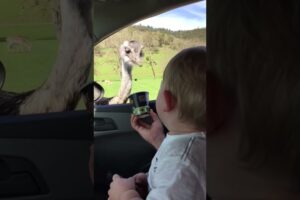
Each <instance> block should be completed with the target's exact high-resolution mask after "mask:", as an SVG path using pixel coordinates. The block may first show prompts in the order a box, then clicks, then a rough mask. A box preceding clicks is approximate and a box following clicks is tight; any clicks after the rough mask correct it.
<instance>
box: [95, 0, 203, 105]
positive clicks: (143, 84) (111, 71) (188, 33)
mask: <svg viewBox="0 0 300 200" xmlns="http://www.w3.org/2000/svg"><path fill="white" fill-rule="evenodd" d="M125 41H129V46H131V47H133V46H136V47H137V46H138V47H137V48H139V47H140V46H143V48H142V51H143V52H142V53H141V54H139V55H136V56H140V57H141V58H142V62H141V65H136V64H134V65H133V66H132V71H131V73H130V74H131V76H132V78H131V80H130V82H131V83H132V84H131V87H130V86H129V87H127V88H126V87H121V85H122V76H124V74H123V73H124V71H122V68H124V67H126V65H124V62H125V61H122V59H123V57H124V56H122V53H120V48H122V45H123V46H124V42H125ZM130 41H136V42H137V43H134V42H132V43H131V45H130ZM199 45H206V2H205V1H201V2H198V3H194V4H190V5H187V6H183V7H180V8H177V9H174V10H171V11H168V12H166V13H163V14H160V15H157V16H154V17H151V18H148V19H145V20H143V21H139V22H137V23H135V24H133V25H131V26H129V27H127V28H124V29H123V30H121V31H119V32H117V33H115V34H113V35H112V36H110V37H108V38H107V39H105V40H103V41H102V42H100V43H99V44H98V45H96V46H95V49H94V61H95V64H94V79H95V81H96V82H98V83H99V84H100V85H101V86H102V87H103V88H104V90H105V95H104V96H105V98H111V97H115V96H117V95H118V94H120V90H124V88H125V89H127V90H129V89H131V91H130V94H132V93H136V92H139V91H148V92H149V98H150V100H155V99H156V97H157V94H158V91H159V87H160V82H161V80H162V76H163V72H164V68H165V66H166V65H167V63H168V61H169V60H170V59H171V58H172V57H173V56H174V55H175V54H177V53H178V52H179V51H180V50H182V49H184V48H188V47H192V46H199ZM128 51H129V50H128ZM132 59H137V58H132ZM122 72H123V73H122ZM127 79H128V78H127ZM124 80H126V78H123V82H125V81H124ZM127 84H128V81H127ZM121 88H122V89H121ZM128 88H129V89H128ZM121 92H122V93H123V91H121ZM125 93H126V91H125Z"/></svg>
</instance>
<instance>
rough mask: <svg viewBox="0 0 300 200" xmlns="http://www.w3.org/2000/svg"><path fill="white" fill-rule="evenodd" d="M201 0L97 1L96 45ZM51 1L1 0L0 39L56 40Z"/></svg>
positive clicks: (94, 23) (94, 21)
mask: <svg viewBox="0 0 300 200" xmlns="http://www.w3.org/2000/svg"><path fill="white" fill-rule="evenodd" d="M195 2H199V0H163V1H162V0H93V3H94V5H93V7H94V10H93V12H94V13H93V15H94V20H93V25H94V36H95V44H97V43H98V42H100V41H102V40H103V39H105V38H106V37H108V36H110V35H111V34H112V33H114V32H116V31H118V30H120V29H122V28H125V27H126V26H128V25H131V24H133V23H135V22H137V21H139V20H142V19H145V18H148V17H151V16H154V15H158V14H160V13H162V12H164V11H168V10H171V9H174V8H177V7H180V6H183V5H187V4H190V3H195ZM50 3H53V2H52V1H49V0H26V1H25V0H23V1H21V0H1V6H0V13H1V15H0V30H1V31H0V41H5V37H7V36H11V35H21V36H25V37H27V38H30V39H32V40H39V39H56V33H55V27H54V24H53V22H52V13H51V9H49V8H51V4H50Z"/></svg>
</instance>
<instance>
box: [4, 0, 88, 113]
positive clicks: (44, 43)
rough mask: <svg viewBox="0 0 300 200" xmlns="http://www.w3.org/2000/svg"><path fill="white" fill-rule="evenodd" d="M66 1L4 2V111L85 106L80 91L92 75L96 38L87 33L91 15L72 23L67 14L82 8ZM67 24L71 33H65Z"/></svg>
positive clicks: (77, 18) (59, 109)
mask: <svg viewBox="0 0 300 200" xmlns="http://www.w3.org/2000/svg"><path fill="white" fill-rule="evenodd" d="M60 2H61V1H49V0H28V1H10V0H4V1H2V2H1V7H0V12H1V16H0V62H1V70H0V73H1V74H0V78H1V80H0V85H2V87H1V88H0V108H1V109H0V115H10V114H13V115H18V114H39V113H48V112H60V111H71V110H74V109H77V110H83V109H85V105H84V103H83V101H82V99H81V95H80V89H81V88H82V87H84V85H85V84H86V82H87V79H88V78H87V77H88V76H89V78H90V79H92V70H89V68H91V66H90V65H91V60H92V57H91V55H92V53H91V51H90V49H92V47H93V44H92V38H88V37H84V36H83V34H82V33H85V32H87V31H90V30H86V27H87V26H88V25H87V24H88V23H89V20H90V21H91V19H87V18H86V19H84V20H81V17H82V16H80V15H76V16H75V17H74V18H72V20H73V21H72V20H68V21H67V19H66V18H62V17H61V16H62V13H65V14H67V15H68V14H70V15H71V14H76V13H79V14H80V12H81V11H80V10H76V9H73V10H70V9H69V8H68V7H70V5H71V4H67V3H65V4H63V3H61V4H60ZM82 9H84V8H82ZM68 12H69V13H68ZM72 12H74V13H72ZM83 12H88V9H87V10H85V11H83ZM90 18H91V16H90ZM80 20H81V21H80ZM82 21H83V23H82V24H80V22H82ZM73 22H74V23H73ZM72 24H74V25H72ZM65 26H68V31H62V29H64V27H65ZM72 26H73V27H72ZM75 29H76V30H82V33H81V32H80V31H77V32H75V31H74V30H75ZM70 33H72V34H73V36H70ZM81 34H82V35H81ZM80 42H82V44H84V45H81V44H80ZM71 44H72V45H71ZM78 49H79V51H78ZM84 68H85V70H84ZM81 70H82V71H81ZM89 72H91V73H90V74H88V73H89ZM75 79H78V80H77V81H75ZM2 83H3V84H2ZM74 83H75V84H74ZM64 101H65V102H64ZM78 102H79V103H78Z"/></svg>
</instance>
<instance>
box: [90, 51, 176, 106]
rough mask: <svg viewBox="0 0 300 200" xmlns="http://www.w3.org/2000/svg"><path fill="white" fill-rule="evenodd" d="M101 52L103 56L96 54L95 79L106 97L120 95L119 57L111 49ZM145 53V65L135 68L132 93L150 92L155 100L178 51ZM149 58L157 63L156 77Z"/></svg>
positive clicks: (150, 96) (150, 95)
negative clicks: (169, 63)
mask: <svg viewBox="0 0 300 200" xmlns="http://www.w3.org/2000/svg"><path fill="white" fill-rule="evenodd" d="M100 51H101V54H102V56H98V55H97V54H95V66H94V69H95V71H94V79H95V81H97V82H98V83H100V84H101V85H102V86H103V88H104V90H105V96H106V97H112V96H115V95H117V94H118V91H119V87H120V72H119V68H118V65H119V61H118V56H117V54H116V50H114V49H111V48H107V49H101V50H100ZM144 53H145V57H144V62H143V65H142V66H141V67H139V66H134V68H133V72H132V77H133V86H132V90H131V93H135V92H139V91H148V92H149V98H150V100H153V99H156V97H157V94H158V91H159V87H160V82H161V80H162V75H163V71H164V69H165V66H166V65H167V63H168V62H169V60H170V59H171V58H172V57H173V56H174V55H175V54H176V53H177V51H176V50H172V49H169V48H166V47H164V48H159V51H158V53H151V52H150V51H149V50H148V49H145V51H144ZM147 57H150V58H151V59H152V60H153V61H155V62H156V65H154V66H153V70H154V73H155V77H154V74H153V71H152V69H151V66H150V64H149V62H148V61H147V60H146V58H147Z"/></svg>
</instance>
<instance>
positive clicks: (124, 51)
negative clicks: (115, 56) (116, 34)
mask: <svg viewBox="0 0 300 200" xmlns="http://www.w3.org/2000/svg"><path fill="white" fill-rule="evenodd" d="M143 48H144V47H143V45H141V44H140V43H139V42H138V41H135V40H131V41H124V42H123V44H122V45H121V46H120V56H121V60H122V61H123V62H124V63H126V64H128V65H131V66H132V65H138V66H141V65H142V62H143V57H144V53H143Z"/></svg>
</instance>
